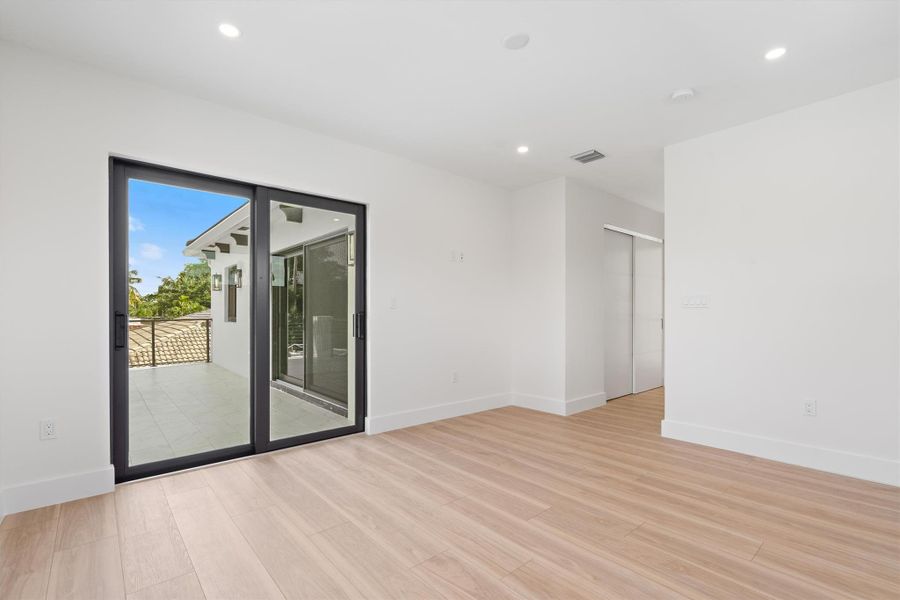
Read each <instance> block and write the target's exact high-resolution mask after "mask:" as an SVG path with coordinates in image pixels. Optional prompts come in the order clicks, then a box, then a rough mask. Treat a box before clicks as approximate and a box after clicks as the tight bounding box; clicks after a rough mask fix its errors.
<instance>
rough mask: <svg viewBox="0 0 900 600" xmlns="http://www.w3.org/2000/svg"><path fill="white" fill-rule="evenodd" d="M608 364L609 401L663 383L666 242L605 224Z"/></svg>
mask: <svg viewBox="0 0 900 600" xmlns="http://www.w3.org/2000/svg"><path fill="white" fill-rule="evenodd" d="M603 236H604V257H603V259H604V280H605V283H606V286H605V297H604V367H605V385H606V395H607V399H608V400H612V399H615V398H620V397H622V396H627V395H630V394H638V393H641V392H645V391H647V390H651V389H654V388H658V387H661V386H662V385H663V365H664V356H663V352H664V347H663V346H664V345H663V338H664V325H665V323H664V320H663V278H664V273H663V241H662V240H661V239H659V238H655V237H652V236H648V235H644V234H640V233H637V232H633V231H629V230H627V229H622V228H619V227H614V226H611V225H606V226H604V230H603Z"/></svg>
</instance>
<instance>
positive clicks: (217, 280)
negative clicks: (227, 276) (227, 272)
mask: <svg viewBox="0 0 900 600" xmlns="http://www.w3.org/2000/svg"><path fill="white" fill-rule="evenodd" d="M212 289H213V291H214V292H221V291H222V274H221V273H214V274H213V276H212Z"/></svg>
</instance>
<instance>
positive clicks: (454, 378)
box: [450, 371, 459, 383]
mask: <svg viewBox="0 0 900 600" xmlns="http://www.w3.org/2000/svg"><path fill="white" fill-rule="evenodd" d="M450 383H459V373H458V372H457V371H453V373H452V374H451V375H450Z"/></svg>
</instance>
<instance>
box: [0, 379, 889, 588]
mask: <svg viewBox="0 0 900 600" xmlns="http://www.w3.org/2000/svg"><path fill="white" fill-rule="evenodd" d="M662 413H663V395H662V390H654V391H650V392H647V393H644V394H640V395H637V396H629V397H625V398H621V399H618V400H614V401H612V402H610V403H609V404H608V405H607V406H605V407H602V408H599V409H595V410H591V411H588V412H584V413H581V414H578V415H575V416H572V417H566V418H564V417H557V416H552V415H547V414H542V413H537V412H533V411H529V410H525V409H520V408H503V409H499V410H493V411H489V412H483V413H479V414H475V415H470V416H466V417H460V418H456V419H450V420H446V421H441V422H438V423H432V424H428V425H423V426H419V427H413V428H410V429H405V430H400V431H395V432H390V433H386V434H382V435H378V436H374V437H365V436H353V437H348V438H342V439H338V440H332V441H329V442H324V443H320V444H315V445H311V446H306V447H303V448H295V449H292V450H288V451H284V452H280V453H275V454H269V455H263V456H258V457H254V458H251V459H247V460H242V461H238V462H233V463H229V464H223V465H218V466H214V467H210V468H206V469H202V470H197V471H191V472H186V473H182V474H178V475H174V476H169V477H165V478H159V479H153V480H145V481H141V482H137V483H133V484H128V485H121V486H118V488H117V489H116V492H115V493H114V494H108V495H105V496H98V497H94V498H88V499H85V500H80V501H77V502H70V503H67V504H63V505H60V506H53V507H49V508H45V509H40V510H35V511H29V512H26V513H20V514H18V515H11V516H8V517H6V519H5V520H4V521H3V522H2V524H0V597H2V598H3V599H4V600H7V599H11V598H19V597H24V598H45V597H46V598H90V599H106V598H110V599H111V598H123V597H125V596H126V595H127V597H128V598H130V599H134V600H137V599H167V600H170V599H175V598H190V599H192V598H198V599H199V598H204V597H205V598H207V599H210V600H213V599H219V598H239V599H251V598H282V597H284V598H329V599H331V598H336V599H338V598H339V599H343V598H372V599H389V598H416V599H425V598H489V599H504V598H507V599H523V598H559V599H565V600H577V599H598V598H617V599H628V600H636V599H641V598H647V599H650V598H652V599H664V598H716V599H724V598H740V599H744V598H750V599H753V598H789V599H794V600H796V599H804V598H810V599H817V600H820V599H829V598H892V599H896V598H898V597H900V542H898V539H900V491H898V489H897V488H892V487H889V486H883V485H877V484H873V483H867V482H864V481H859V480H854V479H849V478H845V477H839V476H836V475H830V474H826V473H821V472H816V471H811V470H807V469H802V468H797V467H791V466H787V465H783V464H779V463H775V462H770V461H765V460H760V459H754V458H751V457H749V456H744V455H740V454H734V453H730V452H724V451H720V450H714V449H711V448H705V447H701V446H695V445H690V444H685V443H680V442H676V441H671V440H665V439H662V438H660V435H659V424H660V419H661V418H662Z"/></svg>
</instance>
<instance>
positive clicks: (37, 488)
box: [0, 465, 116, 515]
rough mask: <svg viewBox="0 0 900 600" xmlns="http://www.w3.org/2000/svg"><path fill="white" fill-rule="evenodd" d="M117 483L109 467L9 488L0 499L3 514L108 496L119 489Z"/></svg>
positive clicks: (112, 470) (113, 472)
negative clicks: (90, 497)
mask: <svg viewBox="0 0 900 600" xmlns="http://www.w3.org/2000/svg"><path fill="white" fill-rule="evenodd" d="M115 479H116V478H115V471H114V469H113V466H112V465H107V466H106V467H103V468H101V469H97V470H94V471H86V472H84V473H76V474H74V475H65V476H63V477H57V478H55V479H44V480H41V481H31V482H29V483H23V484H20V485H16V486H13V487H8V488H6V489H4V490H3V492H2V495H0V513H3V514H7V515H11V514H15V513H17V512H22V511H23V510H31V509H32V508H40V507H42V506H50V505H51V504H59V503H60V502H68V501H69V500H78V499H80V498H87V497H89V496H96V495H98V494H106V493H108V492H111V491H113V489H114V488H115Z"/></svg>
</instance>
